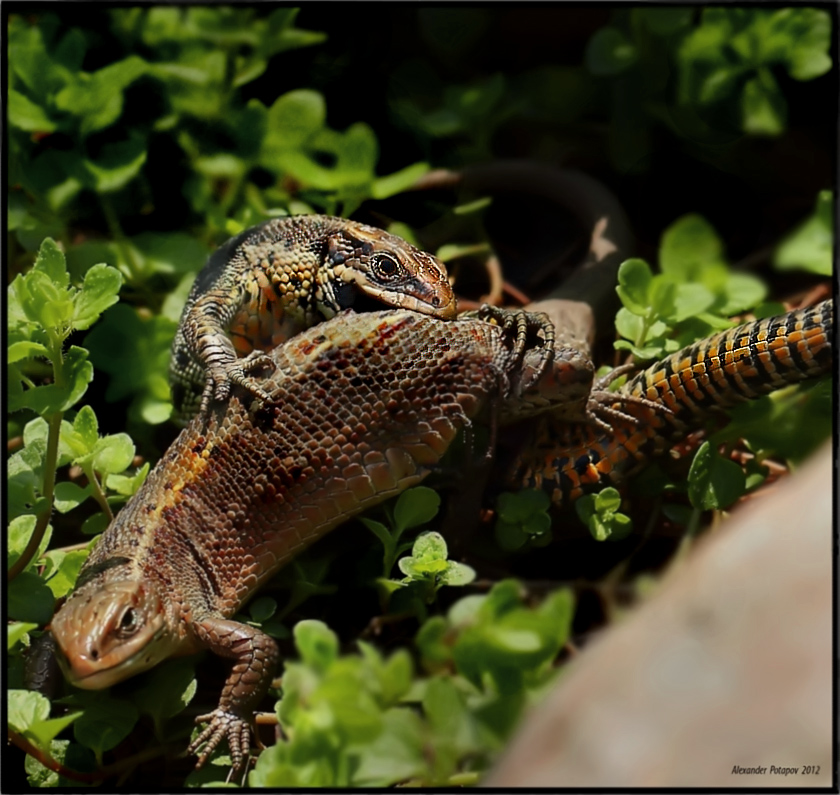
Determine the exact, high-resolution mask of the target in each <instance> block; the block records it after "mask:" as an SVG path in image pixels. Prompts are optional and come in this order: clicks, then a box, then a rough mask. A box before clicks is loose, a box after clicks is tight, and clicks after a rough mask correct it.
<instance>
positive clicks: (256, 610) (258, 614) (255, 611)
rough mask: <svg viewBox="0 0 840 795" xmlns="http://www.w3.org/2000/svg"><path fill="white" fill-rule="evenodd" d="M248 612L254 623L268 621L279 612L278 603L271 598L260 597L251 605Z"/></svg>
mask: <svg viewBox="0 0 840 795" xmlns="http://www.w3.org/2000/svg"><path fill="white" fill-rule="evenodd" d="M248 612H249V613H250V614H251V618H252V619H253V620H254V621H258V622H262V621H268V619H269V618H271V617H272V616H273V615H274V614H275V613H276V612H277V602H276V600H274V599H272V598H271V597H270V596H260V597H259V598H258V599H255V600H254V601H253V602H252V603H251V606H250V608H249V610H248Z"/></svg>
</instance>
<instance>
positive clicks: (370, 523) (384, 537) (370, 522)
mask: <svg viewBox="0 0 840 795" xmlns="http://www.w3.org/2000/svg"><path fill="white" fill-rule="evenodd" d="M359 521H360V522H361V523H362V524H363V525H364V526H365V527H367V529H368V530H370V531H371V533H373V534H374V535H375V536H376V537H377V538H378V539H379V540H380V541H381V542H382V545H383V546H384V547H385V549H386V550H387V549H389V548H390V547H391V546H392V545H393V541H392V539H391V534H390V533H389V532H388V528H387V527H385V525H384V524H382V522H377V521H376V520H375V519H368V518H367V517H364V516H362V517H360V518H359Z"/></svg>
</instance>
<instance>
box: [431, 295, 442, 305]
mask: <svg viewBox="0 0 840 795" xmlns="http://www.w3.org/2000/svg"><path fill="white" fill-rule="evenodd" d="M432 306H440V296H437V295H436V296H434V298H432Z"/></svg>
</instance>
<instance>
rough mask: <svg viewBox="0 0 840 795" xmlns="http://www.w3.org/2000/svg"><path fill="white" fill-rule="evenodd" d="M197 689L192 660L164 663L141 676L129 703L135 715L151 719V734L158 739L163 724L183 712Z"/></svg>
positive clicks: (161, 732) (193, 661)
mask: <svg viewBox="0 0 840 795" xmlns="http://www.w3.org/2000/svg"><path fill="white" fill-rule="evenodd" d="M196 688H197V682H196V679H195V660H190V659H174V660H166V661H164V662H163V663H161V665H159V666H157V667H156V668H154V669H152V670H151V671H149V672H148V673H146V674H144V676H143V684H142V685H141V686H140V687H138V688H137V689H136V690H134V691H133V693H132V694H131V700H132V701H133V703H134V705H135V706H136V707H137V709H138V711H139V712H141V713H143V714H145V715H151V716H152V720H153V721H154V724H155V734H156V735H157V736H158V737H159V738H160V737H162V734H163V726H164V723H165V722H166V721H167V720H168V719H169V718H171V717H173V716H175V715H177V714H179V713H180V712H183V710H184V708H185V707H186V706H187V705H188V704H189V703H190V702H191V701H192V700H193V698H194V696H195V693H196Z"/></svg>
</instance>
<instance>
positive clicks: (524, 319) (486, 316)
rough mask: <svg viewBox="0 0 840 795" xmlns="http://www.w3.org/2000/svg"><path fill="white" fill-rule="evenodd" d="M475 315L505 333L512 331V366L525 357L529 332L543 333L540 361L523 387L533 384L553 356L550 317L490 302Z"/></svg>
mask: <svg viewBox="0 0 840 795" xmlns="http://www.w3.org/2000/svg"><path fill="white" fill-rule="evenodd" d="M478 317H479V319H481V320H484V321H489V322H493V321H495V322H496V323H497V324H499V325H501V326H502V328H503V329H504V331H505V332H506V333H509V332H511V331H513V330H515V335H516V336H515V337H514V340H513V350H512V351H511V365H512V366H513V367H519V365H520V364H521V363H522V360H523V359H524V358H525V352H526V349H527V345H528V335H529V334H533V333H535V332H542V335H543V338H542V340H541V345H540V361H539V365H538V366H537V367H535V368H534V371H533V372H532V373H530V374H529V378H528V383H526V384H524V385H523V388H526V389H527V388H528V387H529V386H531V385H532V384H534V383H536V382H537V381H538V380H539V379H540V376H541V375H542V374H543V372H545V369H546V368H547V367H548V366H549V365H550V364H551V361H552V359H553V358H554V339H555V334H554V324H553V323H552V322H551V320H549V317H548V315H546V314H545V312H529V311H528V310H526V309H503V308H502V307H499V306H492V305H491V304H483V305H482V306H481V308H480V309H479V310H478Z"/></svg>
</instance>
